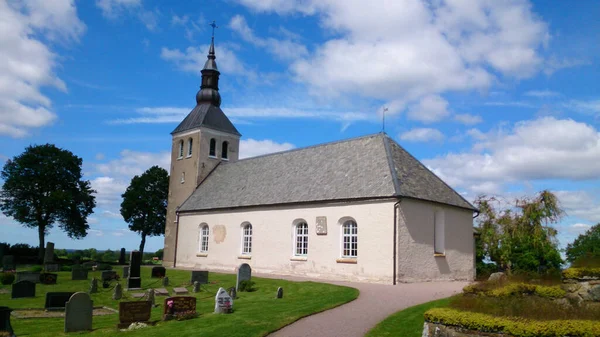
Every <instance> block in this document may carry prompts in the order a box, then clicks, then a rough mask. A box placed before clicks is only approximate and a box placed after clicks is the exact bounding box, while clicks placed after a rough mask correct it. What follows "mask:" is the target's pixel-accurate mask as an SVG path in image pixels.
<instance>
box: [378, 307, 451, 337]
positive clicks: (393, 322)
mask: <svg viewBox="0 0 600 337" xmlns="http://www.w3.org/2000/svg"><path fill="white" fill-rule="evenodd" d="M449 303H450V298H444V299H441V300H437V301H432V302H427V303H423V304H419V305H415V306H414V307H410V308H406V309H404V310H402V311H398V312H397V313H395V314H393V315H391V316H389V317H388V318H386V319H384V320H383V321H381V322H379V324H377V326H375V327H374V328H373V329H371V330H370V331H369V332H368V333H367V335H366V337H379V336H402V337H421V335H422V333H423V323H424V322H425V320H424V318H423V314H424V313H425V311H427V310H429V309H431V308H438V307H447V306H448V304H449Z"/></svg>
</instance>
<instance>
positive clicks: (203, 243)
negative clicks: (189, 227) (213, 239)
mask: <svg viewBox="0 0 600 337" xmlns="http://www.w3.org/2000/svg"><path fill="white" fill-rule="evenodd" d="M208 234H209V229H208V225H207V224H204V225H200V247H199V248H200V253H207V252H208Z"/></svg>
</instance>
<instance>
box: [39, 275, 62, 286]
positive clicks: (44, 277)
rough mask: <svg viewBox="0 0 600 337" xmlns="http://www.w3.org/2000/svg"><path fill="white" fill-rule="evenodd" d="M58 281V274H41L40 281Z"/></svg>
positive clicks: (51, 282)
mask: <svg viewBox="0 0 600 337" xmlns="http://www.w3.org/2000/svg"><path fill="white" fill-rule="evenodd" d="M57 281H58V274H53V273H43V274H41V275H40V282H42V284H56V282H57Z"/></svg>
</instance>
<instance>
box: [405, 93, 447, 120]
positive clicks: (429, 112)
mask: <svg viewBox="0 0 600 337" xmlns="http://www.w3.org/2000/svg"><path fill="white" fill-rule="evenodd" d="M448 115H450V112H449V111H448V101H446V100H445V99H443V98H442V97H440V96H437V95H430V96H426V97H423V98H422V99H421V100H420V101H419V103H417V104H415V105H413V106H411V107H410V108H409V109H408V112H407V117H408V119H411V120H415V121H420V122H423V123H434V122H439V121H441V120H442V119H444V118H446V117H448Z"/></svg>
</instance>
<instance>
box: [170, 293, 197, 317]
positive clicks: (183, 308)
mask: <svg viewBox="0 0 600 337" xmlns="http://www.w3.org/2000/svg"><path fill="white" fill-rule="evenodd" d="M195 313H196V298H195V297H193V296H175V297H168V298H165V302H164V306H163V319H167V318H169V316H171V317H172V316H177V315H180V314H195Z"/></svg>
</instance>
